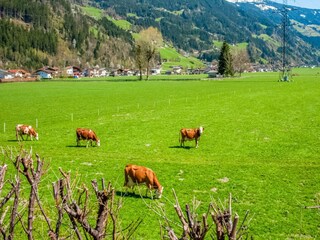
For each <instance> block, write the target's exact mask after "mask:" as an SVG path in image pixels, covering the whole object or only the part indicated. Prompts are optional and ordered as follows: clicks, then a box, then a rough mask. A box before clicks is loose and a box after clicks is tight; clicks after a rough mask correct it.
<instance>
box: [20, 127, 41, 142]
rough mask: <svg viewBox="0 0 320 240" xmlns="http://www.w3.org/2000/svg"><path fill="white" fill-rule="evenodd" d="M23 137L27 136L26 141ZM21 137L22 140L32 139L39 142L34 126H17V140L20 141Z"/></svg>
mask: <svg viewBox="0 0 320 240" xmlns="http://www.w3.org/2000/svg"><path fill="white" fill-rule="evenodd" d="M23 135H27V138H26V139H24V138H23ZM19 137H20V138H21V139H22V140H27V139H28V137H30V139H31V141H32V140H33V138H35V139H36V140H39V136H38V133H37V132H36V131H35V130H34V129H33V128H32V126H30V125H24V124H17V125H16V139H17V140H20V138H19Z"/></svg>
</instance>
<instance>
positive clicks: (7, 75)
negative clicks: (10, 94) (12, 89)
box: [0, 69, 14, 79]
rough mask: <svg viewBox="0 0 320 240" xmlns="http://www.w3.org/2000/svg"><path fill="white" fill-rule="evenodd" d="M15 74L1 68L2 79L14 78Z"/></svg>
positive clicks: (0, 77) (0, 76) (0, 75)
mask: <svg viewBox="0 0 320 240" xmlns="http://www.w3.org/2000/svg"><path fill="white" fill-rule="evenodd" d="M13 77H14V76H13V74H12V73H10V72H9V71H6V70H3V69H0V79H12V78H13Z"/></svg>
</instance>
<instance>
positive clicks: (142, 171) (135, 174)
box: [124, 164, 163, 198]
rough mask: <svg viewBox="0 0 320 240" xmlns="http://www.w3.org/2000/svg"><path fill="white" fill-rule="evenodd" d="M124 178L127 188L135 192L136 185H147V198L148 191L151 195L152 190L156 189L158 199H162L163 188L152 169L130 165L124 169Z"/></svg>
mask: <svg viewBox="0 0 320 240" xmlns="http://www.w3.org/2000/svg"><path fill="white" fill-rule="evenodd" d="M124 177H125V182H124V186H125V187H127V188H131V189H132V190H133V188H134V186H136V185H140V184H146V186H147V191H146V196H148V190H149V191H150V193H151V192H152V190H153V189H155V194H156V198H161V196H162V192H163V187H162V186H161V185H160V183H159V181H158V179H157V176H156V174H155V173H154V172H153V171H152V170H151V169H149V168H146V167H143V166H137V165H132V164H128V165H127V166H126V168H125V169H124ZM151 196H152V194H151Z"/></svg>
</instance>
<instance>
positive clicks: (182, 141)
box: [180, 137, 185, 147]
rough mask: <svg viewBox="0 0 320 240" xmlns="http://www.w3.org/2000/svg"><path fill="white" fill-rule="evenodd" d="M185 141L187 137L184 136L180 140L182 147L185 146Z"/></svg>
mask: <svg viewBox="0 0 320 240" xmlns="http://www.w3.org/2000/svg"><path fill="white" fill-rule="evenodd" d="M184 141H185V139H184V138H183V137H182V138H181V140H180V147H184Z"/></svg>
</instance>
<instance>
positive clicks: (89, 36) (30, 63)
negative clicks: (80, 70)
mask: <svg viewBox="0 0 320 240" xmlns="http://www.w3.org/2000/svg"><path fill="white" fill-rule="evenodd" d="M0 16H1V18H0V42H1V45H0V68H1V67H3V68H10V67H17V66H23V67H25V68H28V69H36V68H39V67H42V66H45V65H50V66H66V65H77V66H84V65H88V66H92V65H101V66H106V65H108V66H116V65H120V64H128V65H130V64H131V65H132V44H133V39H132V36H131V34H129V33H128V32H126V31H124V30H122V29H120V28H118V27H117V26H116V25H115V24H114V23H113V22H111V21H109V20H107V19H106V18H103V19H101V20H99V21H97V20H95V19H93V18H90V17H88V16H85V15H83V14H82V13H81V11H80V8H79V7H77V6H75V5H71V4H70V2H69V1H68V0H47V1H30V0H2V1H0Z"/></svg>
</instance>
